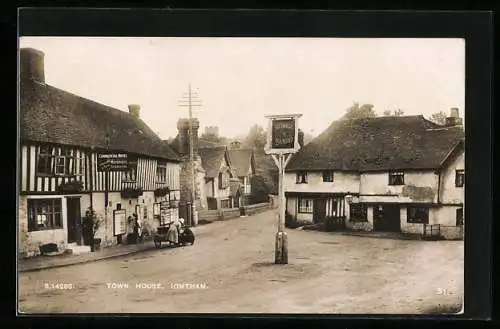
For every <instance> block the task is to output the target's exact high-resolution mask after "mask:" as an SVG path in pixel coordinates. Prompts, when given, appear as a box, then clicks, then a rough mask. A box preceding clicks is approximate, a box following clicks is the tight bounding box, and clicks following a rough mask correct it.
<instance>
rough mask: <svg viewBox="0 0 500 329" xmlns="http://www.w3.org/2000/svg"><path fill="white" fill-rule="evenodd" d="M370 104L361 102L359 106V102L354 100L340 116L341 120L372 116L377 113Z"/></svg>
mask: <svg viewBox="0 0 500 329" xmlns="http://www.w3.org/2000/svg"><path fill="white" fill-rule="evenodd" d="M373 107H374V106H373V105H372V104H363V105H361V106H359V103H357V102H355V103H354V104H353V105H352V106H351V107H349V108H348V109H347V110H346V111H345V112H346V113H345V114H344V115H343V116H342V118H341V120H355V119H363V118H374V117H376V116H377V113H375V111H374V110H373Z"/></svg>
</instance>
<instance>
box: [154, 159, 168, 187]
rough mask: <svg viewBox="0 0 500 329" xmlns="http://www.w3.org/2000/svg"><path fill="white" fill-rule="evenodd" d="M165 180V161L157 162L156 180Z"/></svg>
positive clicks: (159, 181)
mask: <svg viewBox="0 0 500 329" xmlns="http://www.w3.org/2000/svg"><path fill="white" fill-rule="evenodd" d="M166 181H167V163H166V162H160V161H159V162H158V163H157V164H156V182H158V183H165V182H166Z"/></svg>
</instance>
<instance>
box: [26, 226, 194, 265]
mask: <svg viewBox="0 0 500 329" xmlns="http://www.w3.org/2000/svg"><path fill="white" fill-rule="evenodd" d="M192 230H193V232H194V233H195V235H198V234H202V232H203V231H204V229H203V226H197V227H193V228H192ZM153 249H156V247H155V246H154V242H153V240H149V241H144V242H142V243H138V244H129V245H126V244H123V245H114V246H110V247H106V248H101V250H99V251H95V252H87V253H81V254H77V255H74V254H59V255H54V256H45V255H44V256H35V257H30V258H25V259H21V260H19V261H18V271H19V272H32V271H40V270H46V269H50V268H57V267H65V266H71V265H77V264H84V263H88V262H95V261H100V260H105V259H110V258H116V257H122V256H127V255H132V254H135V253H138V252H143V251H147V250H153Z"/></svg>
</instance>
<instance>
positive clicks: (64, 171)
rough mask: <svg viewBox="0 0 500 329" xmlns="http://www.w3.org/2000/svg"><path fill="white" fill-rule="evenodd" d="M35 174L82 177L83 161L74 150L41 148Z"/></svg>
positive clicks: (80, 155)
mask: <svg viewBox="0 0 500 329" xmlns="http://www.w3.org/2000/svg"><path fill="white" fill-rule="evenodd" d="M37 160H38V163H37V174H39V175H57V176H83V174H84V163H85V159H84V157H83V156H82V154H77V153H76V152H75V150H74V149H72V148H67V147H51V146H41V147H40V150H39V152H38V158H37Z"/></svg>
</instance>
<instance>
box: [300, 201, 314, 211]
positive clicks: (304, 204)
mask: <svg viewBox="0 0 500 329" xmlns="http://www.w3.org/2000/svg"><path fill="white" fill-rule="evenodd" d="M299 212H300V213H305V214H312V212H313V199H310V198H299Z"/></svg>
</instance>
